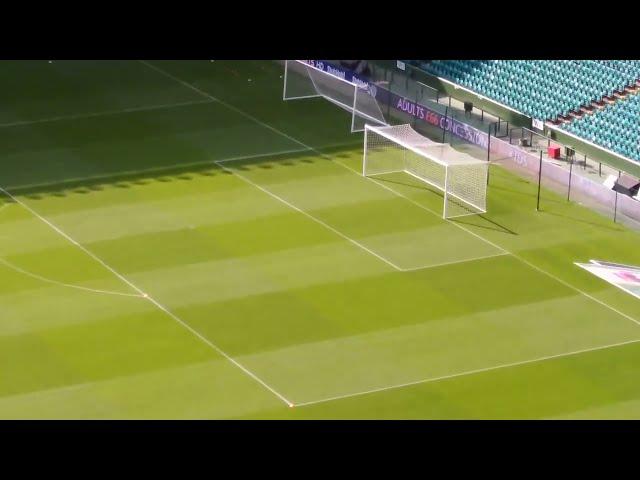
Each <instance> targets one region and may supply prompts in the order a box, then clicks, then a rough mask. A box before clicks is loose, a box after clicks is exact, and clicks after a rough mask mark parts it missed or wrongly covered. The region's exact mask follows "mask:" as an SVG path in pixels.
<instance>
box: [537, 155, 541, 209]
mask: <svg viewBox="0 0 640 480" xmlns="http://www.w3.org/2000/svg"><path fill="white" fill-rule="evenodd" d="M541 182H542V150H540V164H539V167H538V200H537V203H536V212H539V211H540V183H541Z"/></svg>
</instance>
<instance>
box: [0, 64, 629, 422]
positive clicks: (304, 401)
mask: <svg viewBox="0 0 640 480" xmlns="http://www.w3.org/2000/svg"><path fill="white" fill-rule="evenodd" d="M0 68H2V69H3V75H1V76H0V88H2V90H3V91H4V92H11V94H10V95H8V96H7V98H6V101H5V102H4V103H3V104H2V105H1V106H0V187H1V188H2V190H0V196H1V199H0V418H2V419H31V418H43V419H58V418H73V419H75V418H79V419H129V418H140V419H183V418H184V419H200V418H221V419H324V418H327V419H328V418H340V419H342V418H367V419H378V418H380V419H381V418H391V419H401V418H424V419H476V418H479V419H494V418H499V419H502V418H505V419H513V418H525V419H529V418H554V419H556V418H558V419H560V418H640V382H638V378H640V303H639V300H638V299H636V298H634V297H632V296H630V295H627V294H625V293H624V292H622V291H620V290H618V289H616V288H615V287H613V286H611V285H609V284H607V283H605V282H603V281H602V280H600V279H598V278H596V277H595V276H592V275H590V274H589V273H588V272H586V271H584V270H582V269H580V268H578V267H577V266H575V265H574V262H588V261H589V260H590V259H601V260H608V261H613V262H620V263H625V264H632V265H640V248H639V247H640V235H639V234H638V233H636V232H633V231H631V230H629V229H627V228H625V227H624V226H621V225H619V224H615V223H613V222H612V221H611V220H610V219H607V218H604V217H602V216H600V215H598V214H596V213H594V212H591V211H589V210H587V209H585V208H583V207H581V206H579V205H577V204H575V203H569V202H567V201H566V200H565V199H564V198H562V197H561V196H559V195H555V194H553V193H552V192H550V191H543V200H542V211H541V212H536V211H535V200H536V191H537V186H536V185H535V184H532V183H530V182H528V181H526V180H524V179H521V178H519V177H516V176H514V175H513V174H511V173H508V172H507V171H506V170H504V169H502V168H501V167H499V166H492V167H491V171H490V185H489V189H488V208H487V210H488V211H487V213H486V214H482V215H478V216H472V217H463V218H460V219H454V220H444V219H443V218H442V215H441V209H442V195H441V193H439V192H436V191H434V190H432V189H430V188H429V187H427V186H425V184H423V183H420V182H419V181H417V180H416V179H414V178H412V177H409V176H408V175H405V174H401V173H395V174H389V175H386V176H379V177H375V178H366V177H363V176H362V175H361V170H362V150H363V136H362V134H351V133H349V122H350V117H349V115H348V114H347V113H346V112H344V111H342V110H340V109H338V108H337V107H335V106H333V105H331V104H330V103H328V102H325V101H323V100H322V99H309V100H300V101H292V102H283V101H282V81H283V80H282V78H281V76H282V67H281V66H280V65H278V64H276V63H275V62H269V61H215V62H212V61H173V62H172V61H142V62H135V61H125V62H115V61H114V62H111V61H99V62H64V61H61V62H57V61H56V62H53V63H47V62H46V61H43V62H2V63H1V64H0Z"/></svg>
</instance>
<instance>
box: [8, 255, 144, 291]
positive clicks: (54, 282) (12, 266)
mask: <svg viewBox="0 0 640 480" xmlns="http://www.w3.org/2000/svg"><path fill="white" fill-rule="evenodd" d="M0 263H1V264H3V265H4V266H6V267H7V268H10V269H11V270H15V271H16V272H18V273H21V274H22V275H25V276H27V277H31V278H35V279H36V280H39V281H41V282H45V283H50V284H52V285H57V286H59V287H66V288H72V289H75V290H82V291H85V292H89V293H99V294H102V295H118V296H121V297H137V298H144V297H143V296H142V295H140V294H138V293H124V292H115V291H113V290H100V289H97V288H89V287H82V286H80V285H73V284H71V283H64V282H59V281H57V280H52V279H50V278H46V277H43V276H42V275H38V274H36V273H32V272H29V271H28V270H25V269H23V268H20V267H18V266H17V265H15V264H13V263H11V262H10V261H8V260H6V259H4V258H2V257H0Z"/></svg>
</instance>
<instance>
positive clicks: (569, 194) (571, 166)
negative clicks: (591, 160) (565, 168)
mask: <svg viewBox="0 0 640 480" xmlns="http://www.w3.org/2000/svg"><path fill="white" fill-rule="evenodd" d="M572 174H573V158H572V159H571V160H570V161H569V188H568V189H567V202H568V201H569V200H570V198H571V177H572Z"/></svg>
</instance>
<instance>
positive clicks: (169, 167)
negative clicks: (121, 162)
mask: <svg viewBox="0 0 640 480" xmlns="http://www.w3.org/2000/svg"><path fill="white" fill-rule="evenodd" d="M307 151H309V149H308V148H298V149H291V150H279V151H276V152H269V153H257V154H254V155H242V156H237V157H229V158H224V159H222V160H201V161H197V162H189V163H178V164H174V165H167V166H162V167H152V168H143V169H140V170H124V171H121V172H118V173H108V174H101V175H89V176H87V177H76V178H65V179H63V180H60V181H57V182H46V183H31V184H28V185H16V186H7V187H4V188H5V190H8V191H10V192H19V191H21V190H30V189H34V188H47V187H63V186H64V185H65V184H68V183H81V182H89V181H94V180H109V179H118V178H120V177H126V176H135V175H145V174H148V173H161V172H165V171H171V170H176V169H182V168H183V167H184V168H189V167H196V166H202V165H212V166H213V165H214V164H215V163H216V162H237V161H240V160H251V159H255V158H262V157H272V156H273V157H277V156H279V155H287V154H291V153H304V152H307ZM184 173H187V172H184ZM123 181H124V180H123ZM7 205H9V204H7Z"/></svg>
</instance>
